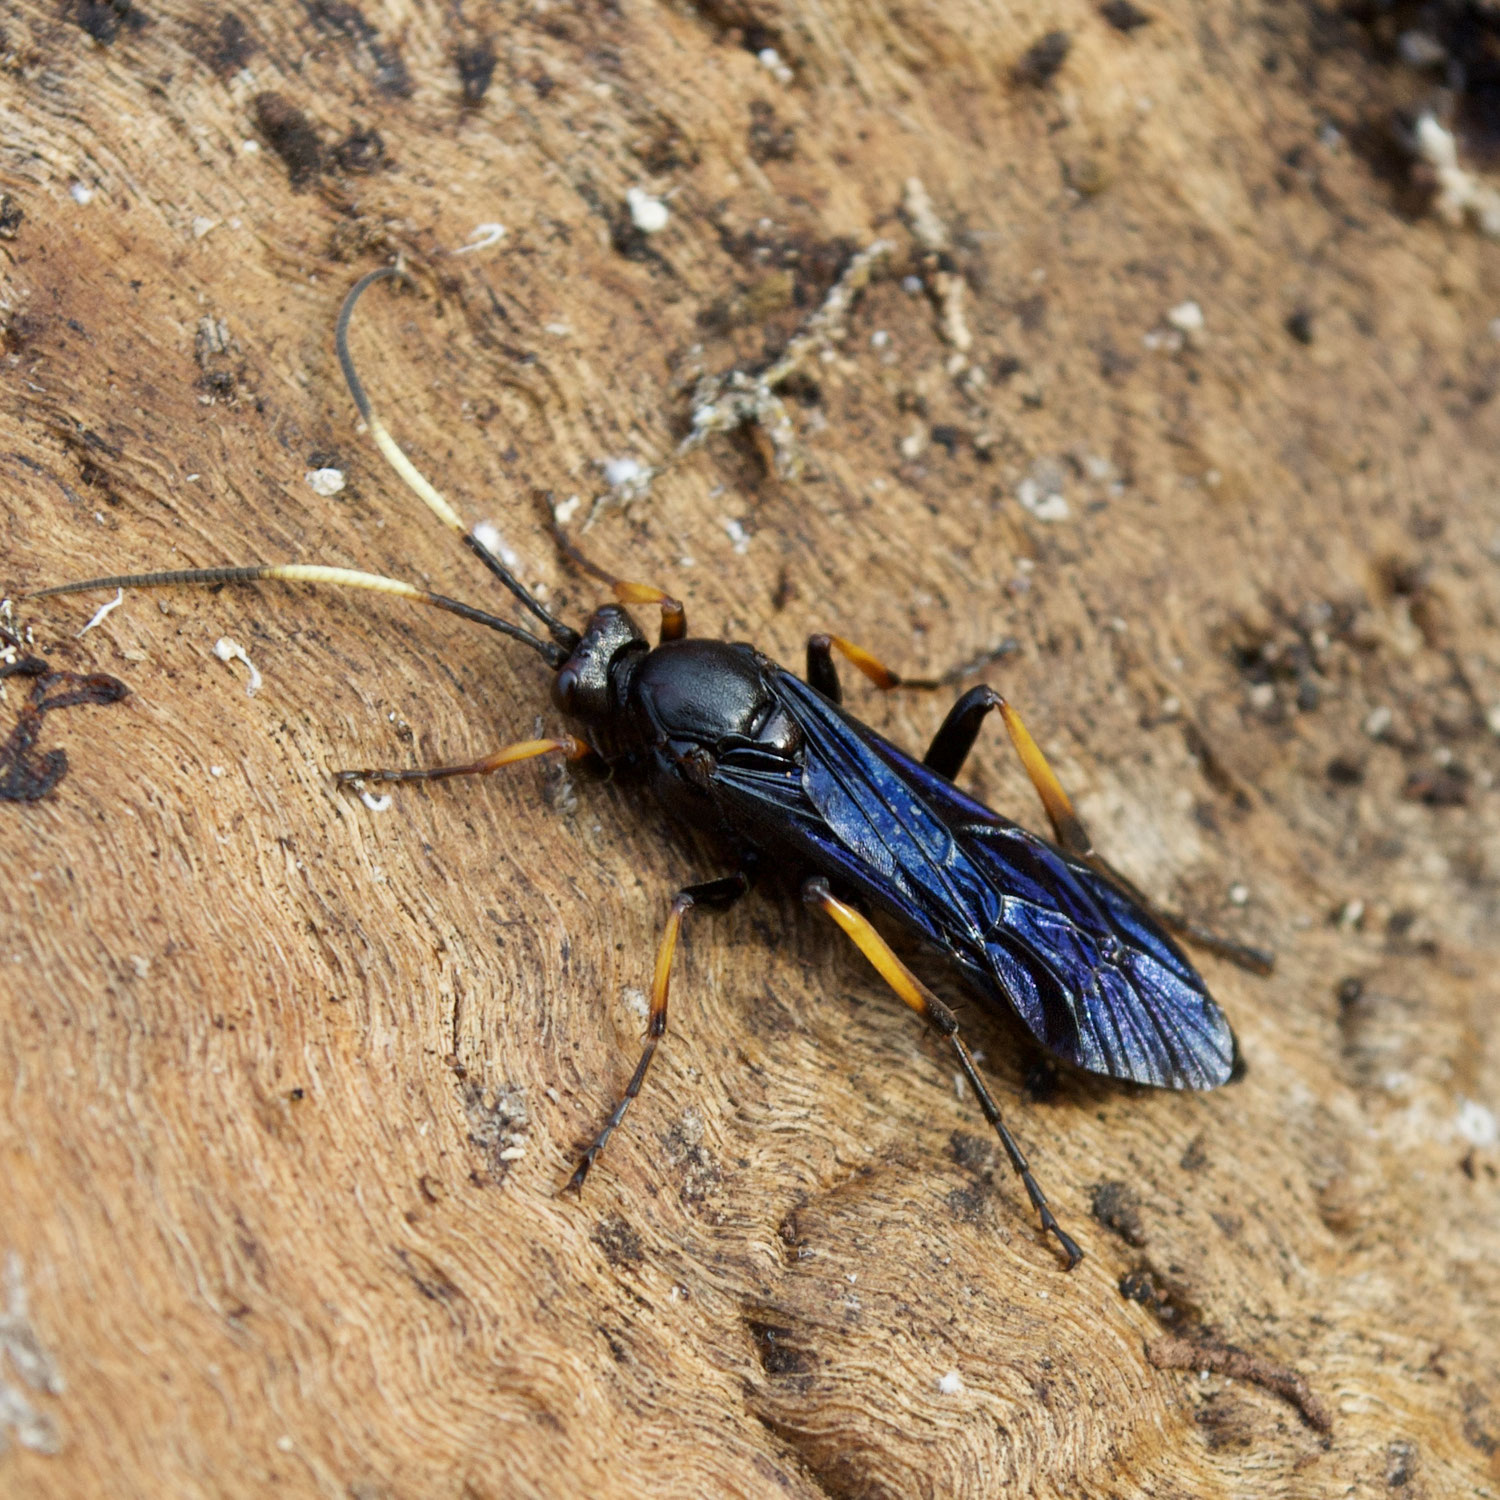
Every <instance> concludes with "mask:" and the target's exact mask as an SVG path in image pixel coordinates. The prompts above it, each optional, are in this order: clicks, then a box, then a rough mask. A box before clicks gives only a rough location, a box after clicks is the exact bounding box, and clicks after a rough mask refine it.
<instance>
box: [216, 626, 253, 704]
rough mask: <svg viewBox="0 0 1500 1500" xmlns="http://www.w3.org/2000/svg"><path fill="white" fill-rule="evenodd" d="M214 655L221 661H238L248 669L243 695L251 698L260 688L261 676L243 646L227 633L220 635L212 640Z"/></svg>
mask: <svg viewBox="0 0 1500 1500" xmlns="http://www.w3.org/2000/svg"><path fill="white" fill-rule="evenodd" d="M214 655H215V656H217V657H218V658H219V660H220V661H222V662H231V661H240V662H243V663H244V664H245V666H246V668H247V669H248V671H249V673H250V676H249V678H248V679H247V680H246V682H245V696H246V697H247V698H253V697H254V696H255V695H256V694H257V693H258V692H259V691H260V688H261V682H262V680H263V679H262V678H261V675H260V672H259V671H258V670H257V668H256V665H255V663H254V662H253V661H251V660H250V658H249V656H248V655H246V653H245V648H244V647H243V646H242V645H240V643H239V642H238V641H236V640H231V639H230V637H229V636H227V635H221V636H220V637H219V639H218V640H216V641H215V642H214Z"/></svg>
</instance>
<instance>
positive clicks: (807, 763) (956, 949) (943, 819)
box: [715, 672, 1234, 1088]
mask: <svg viewBox="0 0 1500 1500" xmlns="http://www.w3.org/2000/svg"><path fill="white" fill-rule="evenodd" d="M773 683H774V687H775V691H776V692H777V695H778V697H779V698H780V699H781V700H782V702H783V704H784V706H785V707H786V708H787V709H788V711H789V712H790V713H791V714H792V715H793V716H794V717H795V719H796V721H797V723H798V724H799V725H800V726H801V728H802V731H803V734H804V736H805V738H806V753H805V754H804V756H803V759H802V765H801V767H800V773H799V772H797V771H791V772H789V771H786V770H774V771H773V770H770V769H768V768H767V767H766V766H765V764H764V762H762V763H760V764H759V765H754V766H752V765H737V764H736V762H735V757H734V756H733V755H732V754H731V755H730V756H728V757H725V758H721V760H720V765H719V769H718V771H717V772H716V773H715V782H716V785H717V786H718V788H719V790H720V792H721V794H722V795H723V796H725V797H726V798H727V799H729V800H731V801H733V802H735V803H736V804H737V806H738V811H739V813H740V816H741V817H746V816H747V815H748V816H749V817H750V819H751V820H758V821H762V822H763V823H764V824H765V825H766V829H767V833H768V834H770V833H771V832H772V831H773V830H774V831H775V833H776V835H777V837H776V838H774V839H769V838H768V840H767V841H768V842H770V843H779V844H782V845H785V844H787V843H790V844H792V845H793V846H795V847H796V848H798V849H800V850H801V851H802V852H804V853H805V854H806V856H807V857H808V859H809V862H810V863H811V864H814V865H816V866H817V867H818V868H820V869H822V870H823V871H825V872H826V873H829V874H832V875H835V876H837V877H839V878H841V879H842V880H844V881H845V882H846V883H847V884H849V885H850V886H852V887H853V888H854V889H855V890H857V891H858V892H859V893H860V894H861V895H863V896H865V897H866V898H867V899H868V900H869V901H870V902H871V903H872V904H874V905H875V906H877V907H880V908H883V909H884V910H885V911H887V912H888V913H890V914H891V915H892V916H894V917H896V918H897V919H898V920H900V921H902V922H903V923H905V924H906V925H907V926H909V927H911V928H913V929H914V930H915V931H917V932H918V933H920V934H921V935H923V936H924V937H926V938H928V939H929V940H931V941H932V942H934V943H936V944H938V945H939V946H940V947H943V948H945V949H947V950H948V952H949V953H950V954H951V955H952V957H953V958H954V959H955V960H956V961H957V962H958V963H959V964H960V965H961V966H962V967H963V968H964V969H965V970H967V971H968V973H969V974H970V975H971V977H972V978H973V979H974V980H975V982H976V983H977V984H978V986H979V987H980V988H982V989H984V990H986V991H989V992H998V993H1000V994H1002V995H1003V996H1004V997H1005V998H1006V999H1007V1000H1008V1001H1009V1002H1010V1003H1011V1005H1013V1006H1014V1008H1015V1010H1016V1012H1017V1013H1018V1014H1019V1015H1020V1017H1021V1019H1022V1021H1024V1022H1025V1024H1026V1026H1027V1027H1028V1029H1029V1030H1030V1031H1031V1032H1032V1034H1033V1035H1034V1036H1035V1037H1036V1038H1037V1039H1038V1040H1039V1041H1040V1042H1041V1043H1042V1044H1043V1045H1044V1046H1045V1047H1047V1048H1048V1050H1049V1051H1051V1052H1053V1053H1055V1054H1056V1055H1057V1056H1059V1057H1061V1058H1063V1059H1065V1060H1067V1061H1068V1062H1071V1063H1074V1064H1076V1065H1077V1066H1079V1067H1082V1068H1085V1069H1087V1070H1089V1071H1090V1072H1094V1073H1103V1074H1106V1075H1108V1076H1110V1077H1114V1078H1124V1079H1131V1080H1133V1081H1135V1082H1139V1083H1150V1084H1156V1085H1158V1086H1162V1087H1170V1088H1212V1087H1214V1086H1215V1085H1217V1084H1220V1083H1223V1082H1224V1081H1225V1080H1226V1079H1227V1078H1228V1077H1229V1074H1230V1071H1231V1069H1232V1067H1233V1063H1234V1037H1233V1034H1232V1033H1231V1032H1230V1029H1229V1024H1228V1022H1227V1021H1226V1020H1225V1018H1224V1015H1223V1013H1222V1012H1221V1011H1220V1010H1219V1008H1218V1006H1217V1005H1215V1004H1214V1002H1213V1000H1212V999H1211V998H1210V997H1209V995H1208V992H1207V990H1206V989H1205V987H1204V985H1203V981H1202V980H1201V979H1200V978H1199V977H1198V975H1197V973H1196V972H1195V971H1194V970H1193V968H1192V966H1191V965H1190V964H1189V963H1188V962H1187V960H1186V959H1185V958H1184V957H1183V956H1182V954H1181V953H1180V952H1179V951H1178V949H1177V947H1176V946H1175V944H1173V943H1172V941H1171V940H1170V939H1169V938H1168V937H1167V936H1166V934H1165V933H1163V932H1162V931H1161V929H1160V928H1159V927H1158V926H1157V925H1156V924H1155V923H1154V922H1153V921H1152V920H1151V919H1150V917H1148V916H1147V915H1146V914H1145V913H1144V912H1142V911H1141V910H1140V908H1139V907H1138V906H1136V905H1135V904H1134V903H1133V902H1132V901H1130V900H1129V899H1128V898H1127V897H1126V896H1124V895H1123V894H1122V893H1121V892H1120V891H1119V890H1118V889H1117V888H1116V887H1115V886H1113V885H1112V884H1111V883H1110V882H1109V881H1108V880H1106V879H1105V878H1104V877H1103V876H1101V875H1098V874H1097V873H1095V872H1094V871H1093V870H1090V869H1088V868H1087V867H1086V866H1082V865H1079V864H1077V863H1075V862H1074V861H1072V860H1069V859H1068V858H1067V857H1066V856H1065V855H1063V854H1062V853H1061V852H1060V851H1059V850H1057V849H1055V848H1054V847H1053V846H1052V845H1050V844H1048V843H1047V842H1046V841H1045V840H1043V839H1040V838H1038V837H1037V836H1036V835H1035V834H1032V833H1030V832H1028V831H1027V830H1026V829H1023V828H1020V827H1019V826H1017V825H1016V824H1014V823H1011V822H1009V821H1008V820H1006V819H1004V818H1001V817H1000V816H999V815H998V814H996V813H994V812H992V811H990V810H989V809H988V808H986V807H984V806H983V805H982V804H981V803H978V802H976V801H974V800H973V799H972V798H970V797H967V796H965V795H964V793H962V792H961V791H959V790H958V788H956V787H955V786H953V785H952V783H951V782H948V781H946V780H945V779H944V778H943V777H940V776H937V775H935V774H934V773H933V772H932V771H929V770H928V769H927V768H926V767H925V766H923V765H922V764H921V763H920V762H919V761H915V760H913V759H912V758H911V757H910V756H907V755H905V754H904V753H903V752H902V751H900V750H898V749H897V748H896V747H895V746H893V745H891V744H890V743H889V742H887V741H885V740H883V739H881V738H880V737H879V736H878V735H876V734H875V733H874V732H873V731H871V730H870V729H868V728H867V727H865V726H864V725H861V724H858V723H857V722H855V721H854V720H851V719H850V718H849V717H848V716H846V715H845V714H843V713H842V712H841V711H840V710H839V709H837V708H836V707H835V706H834V705H832V704H830V703H829V702H828V701H827V700H826V699H825V698H823V697H822V695H821V694H819V693H817V692H815V691H814V690H813V689H812V688H810V687H809V686H808V685H807V684H805V683H803V682H802V681H800V679H798V678H795V677H793V676H792V675H791V674H790V673H785V672H776V673H774V674H773Z"/></svg>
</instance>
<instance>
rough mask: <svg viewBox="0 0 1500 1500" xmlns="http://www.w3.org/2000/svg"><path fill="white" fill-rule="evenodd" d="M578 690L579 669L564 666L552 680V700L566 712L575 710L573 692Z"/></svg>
mask: <svg viewBox="0 0 1500 1500" xmlns="http://www.w3.org/2000/svg"><path fill="white" fill-rule="evenodd" d="M577 690H578V671H577V668H575V667H564V668H563V669H562V671H561V672H559V673H558V674H557V676H556V677H555V678H554V679H553V682H552V701H553V702H554V703H555V704H556V705H557V706H558V707H559V708H560V709H561V710H562V711H563V712H564V713H565V714H570V713H572V712H573V694H574V693H575V692H576V691H577Z"/></svg>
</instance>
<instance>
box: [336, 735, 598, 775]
mask: <svg viewBox="0 0 1500 1500" xmlns="http://www.w3.org/2000/svg"><path fill="white" fill-rule="evenodd" d="M551 750H560V751H562V753H563V754H564V755H565V756H566V757H567V758H568V759H569V760H571V761H598V760H599V758H598V756H596V755H595V754H594V752H593V751H592V750H591V749H589V747H588V746H587V745H585V744H584V742H583V741H582V740H580V739H576V738H574V736H573V735H571V734H564V735H560V736H559V737H558V738H557V739H554V740H520V741H518V742H517V743H516V744H514V745H505V746H503V747H502V748H501V749H499V750H496V751H495V752H494V754H492V755H486V756H485V757H484V758H483V759H481V760H476V761H471V762H470V763H469V764H468V765H463V766H433V767H432V768H431V769H429V770H425V771H423V770H410V771H403V770H391V771H380V770H374V771H336V772H334V777H333V779H334V782H335V783H336V784H337V785H338V786H348V785H349V784H350V782H354V781H376V782H381V781H446V780H447V779H448V778H449V777H450V776H488V775H490V773H491V772H493V771H498V770H499V769H500V768H501V767H502V766H513V765H515V764H516V762H517V761H522V760H531V759H532V758H533V757H535V756H538V755H546V754H547V753H548V752H549V751H551ZM600 764H601V765H602V762H600Z"/></svg>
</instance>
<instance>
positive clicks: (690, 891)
mask: <svg viewBox="0 0 1500 1500" xmlns="http://www.w3.org/2000/svg"><path fill="white" fill-rule="evenodd" d="M749 889H750V877H749V875H748V874H747V873H746V872H745V871H743V870H741V871H740V873H739V874H738V875H726V876H725V877H724V878H723V879H722V880H706V881H704V882H703V884H702V885H690V886H685V887H684V888H683V889H682V890H680V891H678V893H677V895H676V898H675V899H674V900H673V902H672V911H671V915H670V916H668V918H667V930H666V931H665V932H664V933H662V935H661V944H660V946H659V947H658V948H657V950H656V972H655V974H654V975H653V976H652V980H651V1019H650V1020H649V1021H648V1022H647V1024H646V1043H645V1046H644V1047H643V1048H642V1049H641V1060H640V1061H639V1062H638V1063H637V1064H636V1065H635V1072H634V1073H632V1074H631V1075H630V1082H629V1083H628V1084H626V1086H625V1093H624V1096H623V1097H622V1098H621V1100H620V1102H619V1103H618V1104H617V1105H616V1106H615V1108H614V1112H613V1113H612V1114H611V1115H610V1117H609V1119H608V1120H606V1121H605V1122H604V1129H603V1130H601V1131H600V1132H599V1134H598V1135H597V1136H595V1137H594V1143H593V1145H591V1146H590V1147H589V1149H588V1150H587V1151H585V1152H584V1153H583V1156H582V1158H581V1159H580V1160H579V1163H578V1166H577V1168H576V1169H575V1170H574V1172H573V1175H572V1177H570V1178H569V1179H568V1184H567V1185H568V1187H569V1188H572V1189H573V1190H574V1191H575V1192H576V1191H577V1190H579V1189H580V1188H582V1187H583V1180H584V1178H585V1177H587V1176H588V1175H589V1169H590V1168H591V1167H592V1166H593V1165H594V1158H595V1157H597V1156H598V1155H599V1153H600V1152H601V1151H602V1150H603V1149H604V1143H605V1142H606V1141H607V1140H608V1139H609V1138H610V1136H612V1135H613V1134H614V1133H615V1129H616V1127H617V1126H618V1125H619V1124H620V1122H621V1121H622V1120H623V1119H624V1118H625V1112H626V1110H628V1109H629V1108H630V1101H631V1100H632V1099H634V1098H635V1096H636V1095H637V1094H639V1093H640V1091H641V1084H642V1083H644V1082H645V1079H646V1070H647V1069H648V1068H649V1067H650V1066H651V1059H652V1058H653V1057H655V1056H656V1048H657V1044H658V1043H659V1042H660V1041H661V1039H662V1037H663V1036H665V1035H666V1031H667V990H668V987H669V986H670V985H671V982H672V959H673V957H674V955H675V954H676V952H677V938H678V935H679V934H680V933H681V931H682V919H683V918H684V917H685V916H686V915H687V914H688V913H689V912H690V911H691V910H692V909H693V908H694V907H695V906H707V907H710V908H711V909H713V910H715V911H725V910H727V909H728V908H729V907H731V906H733V905H734V903H735V902H736V901H738V900H739V899H740V897H741V896H743V895H744V894H745V892H746V891H748V890H749Z"/></svg>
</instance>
